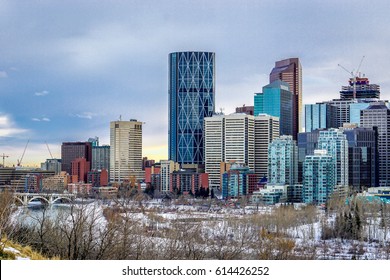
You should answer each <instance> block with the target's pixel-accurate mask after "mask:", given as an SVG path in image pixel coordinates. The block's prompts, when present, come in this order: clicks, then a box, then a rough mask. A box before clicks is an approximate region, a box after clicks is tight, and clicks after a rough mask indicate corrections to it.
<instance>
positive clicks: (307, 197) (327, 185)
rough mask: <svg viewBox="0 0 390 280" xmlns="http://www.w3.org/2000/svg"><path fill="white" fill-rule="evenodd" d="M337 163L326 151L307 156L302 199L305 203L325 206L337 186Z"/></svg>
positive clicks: (317, 151) (304, 166)
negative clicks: (335, 172)
mask: <svg viewBox="0 0 390 280" xmlns="http://www.w3.org/2000/svg"><path fill="white" fill-rule="evenodd" d="M334 166H335V163H334V160H333V158H332V156H331V155H328V154H327V151H326V150H316V151H315V153H314V155H309V156H306V159H305V162H304V165H303V173H304V176H303V177H304V180H303V188H302V198H303V202H304V203H310V204H324V203H326V200H327V199H328V198H329V196H330V195H331V193H332V192H333V189H334V186H335V185H336V178H335V174H334V171H335V167H334Z"/></svg>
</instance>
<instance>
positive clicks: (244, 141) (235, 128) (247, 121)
mask: <svg viewBox="0 0 390 280" xmlns="http://www.w3.org/2000/svg"><path fill="white" fill-rule="evenodd" d="M225 161H233V162H237V163H240V164H244V165H246V166H248V167H249V168H250V169H251V170H254V117H253V116H251V115H247V114H244V113H233V114H230V115H214V116H213V117H208V118H205V170H206V173H208V174H209V180H210V187H218V186H220V184H221V182H220V163H221V162H225Z"/></svg>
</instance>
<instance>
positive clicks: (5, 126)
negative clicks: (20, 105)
mask: <svg viewBox="0 0 390 280" xmlns="http://www.w3.org/2000/svg"><path fill="white" fill-rule="evenodd" d="M27 131H28V130H27V129H23V128H18V127H17V126H16V125H15V124H14V123H13V121H12V120H11V118H10V117H9V116H7V115H0V137H13V136H15V135H18V134H22V133H26V132H27Z"/></svg>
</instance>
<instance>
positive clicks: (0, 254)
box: [0, 239, 59, 260]
mask: <svg viewBox="0 0 390 280" xmlns="http://www.w3.org/2000/svg"><path fill="white" fill-rule="evenodd" d="M1 248H5V249H3V250H1V251H0V259H1V260H16V259H18V258H23V259H30V260H59V258H58V257H54V258H47V257H45V256H43V255H41V254H40V253H38V252H36V251H34V250H33V249H32V248H31V247H30V246H22V245H20V244H17V243H14V242H13V241H11V240H8V239H2V240H1ZM7 248H12V249H13V250H7Z"/></svg>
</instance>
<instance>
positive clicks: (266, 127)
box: [254, 114, 279, 179]
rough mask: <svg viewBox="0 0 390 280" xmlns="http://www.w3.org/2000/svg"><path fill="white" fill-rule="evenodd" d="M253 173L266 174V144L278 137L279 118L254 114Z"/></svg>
mask: <svg viewBox="0 0 390 280" xmlns="http://www.w3.org/2000/svg"><path fill="white" fill-rule="evenodd" d="M254 131H255V138H254V140H255V152H254V153H255V169H254V171H255V174H256V175H257V177H258V178H259V179H260V178H263V177H267V176H268V146H269V144H270V143H271V142H272V140H274V139H275V138H278V137H279V118H278V117H273V116H270V115H267V114H260V115H258V116H255V129H254Z"/></svg>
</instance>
